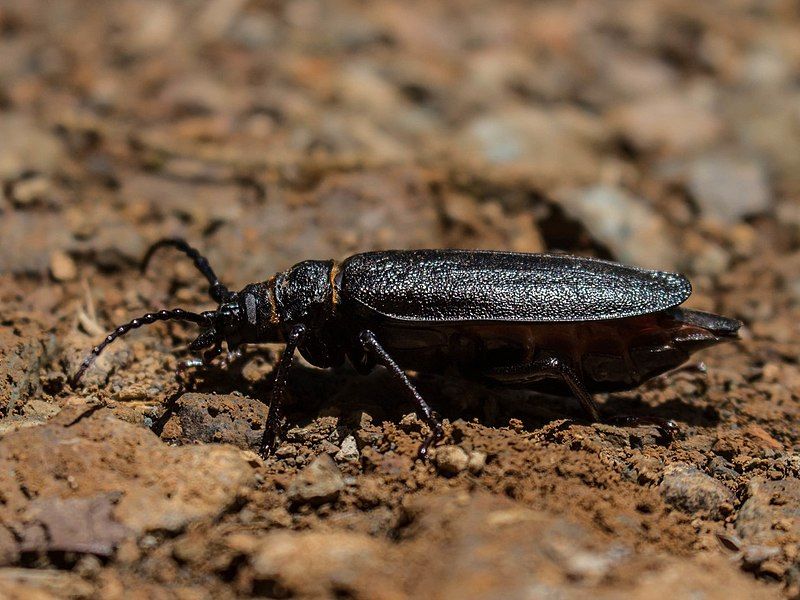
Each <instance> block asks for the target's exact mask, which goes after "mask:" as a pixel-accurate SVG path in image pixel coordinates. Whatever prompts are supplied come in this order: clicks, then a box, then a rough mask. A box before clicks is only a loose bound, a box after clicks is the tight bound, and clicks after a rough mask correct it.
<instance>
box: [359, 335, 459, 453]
mask: <svg viewBox="0 0 800 600" xmlns="http://www.w3.org/2000/svg"><path fill="white" fill-rule="evenodd" d="M358 340H359V342H361V346H362V347H363V348H364V350H366V351H367V352H368V353H369V354H371V355H372V356H374V357H375V360H376V361H377V362H378V363H379V364H381V365H382V366H383V367H385V368H386V370H387V371H389V373H391V374H392V375H393V376H394V378H395V379H396V380H397V381H398V382H400V383H401V384H402V385H403V387H404V388H405V389H406V391H407V392H408V394H409V395H410V396H411V399H412V400H413V401H414V403H415V404H416V405H417V408H419V410H420V411H421V412H422V415H423V418H424V419H425V422H426V423H427V425H428V427H429V428H430V430H431V433H430V434H429V435H428V437H427V438H426V439H425V441H424V442H422V445H421V446H420V448H419V458H423V459H424V458H425V457H426V456H427V454H428V449H429V448H430V447H431V445H433V444H434V443H436V442H438V441H439V440H440V439H442V438H443V437H444V429H443V428H442V423H441V422H440V421H439V419H437V418H436V415H435V414H434V413H433V410H432V409H431V407H430V406H429V405H428V403H427V402H425V398H423V397H422V396H421V395H420V393H419V392H418V391H417V388H415V387H414V384H413V383H411V381H410V380H409V378H408V376H407V375H406V374H405V372H404V371H403V369H401V368H400V365H398V364H397V363H396V362H395V361H394V359H393V358H392V357H391V356H390V355H389V353H388V352H386V350H385V349H384V348H383V346H381V344H380V342H379V341H378V338H377V337H375V334H374V333H372V332H371V331H370V330H368V329H365V330H364V331H362V332H361V333H360V334H359V335H358Z"/></svg>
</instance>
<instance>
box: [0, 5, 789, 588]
mask: <svg viewBox="0 0 800 600" xmlns="http://www.w3.org/2000/svg"><path fill="white" fill-rule="evenodd" d="M798 40H800V11H799V10H798V6H797V4H796V3H794V2H790V1H788V0H774V1H769V2H764V1H756V0H741V1H737V2H723V1H713V2H701V3H697V2H684V1H682V0H640V1H639V2H635V3H630V2H622V1H614V0H611V1H603V2H580V1H576V2H566V1H564V2H561V1H559V2H539V3H524V2H512V1H510V0H509V1H503V2H479V1H473V2H468V1H464V2H439V3H431V2H414V1H411V2H389V1H376V2H369V3H362V2H356V1H348V0H336V1H333V2H318V1H313V0H298V1H294V2H267V1H256V0H250V1H248V0H235V1H230V0H212V1H209V2H203V3H199V2H198V3H188V2H156V1H135V2H134V1H130V2H115V3H87V2H78V1H72V2H71V1H63V2H58V3H51V2H30V1H28V0H19V1H14V0H5V1H4V2H2V3H0V56H2V61H0V182H1V183H2V196H0V240H2V241H1V242H0V322H2V329H0V336H1V337H2V341H0V416H2V420H0V435H2V437H1V438H0V597H3V598H6V597H7V598H51V597H59V598H61V597H68V598H91V597H102V598H122V597H126V598H230V597H250V596H261V597H270V598H288V597H291V598H386V599H395V598H397V599H402V598H411V597H420V598H442V599H445V598H583V597H586V596H587V594H591V595H592V597H597V598H619V597H631V598H670V599H673V598H689V597H691V598H697V597H703V598H725V599H729V598H753V597H759V598H797V597H800V509H798V506H800V479H799V477H800V454H798V449H799V448H800V427H798V422H797V420H798V412H799V411H798V409H799V408H800V404H798V401H800V366H798V356H800V277H799V276H798V274H799V273H800V111H798V106H800V43H798ZM175 235H178V236H184V237H186V238H187V239H189V240H190V241H191V242H192V243H194V244H195V245H197V246H198V247H199V248H201V249H202V250H203V251H204V252H206V253H207V254H208V256H209V259H210V260H211V262H212V264H213V265H214V267H215V269H216V270H217V272H218V273H219V274H220V275H221V276H222V278H223V279H224V281H225V282H226V283H228V284H229V285H231V286H232V287H234V288H236V287H239V286H242V285H244V284H246V283H250V282H253V281H260V280H263V279H265V278H266V277H267V276H269V275H270V274H272V273H274V272H275V271H278V270H282V269H285V268H286V267H288V266H289V265H291V264H293V263H294V262H296V261H298V260H302V259H307V258H337V259H341V258H344V257H346V256H348V255H349V254H351V253H354V252H357V251H361V250H367V249H382V248H414V247H464V248H492V249H511V250H517V251H529V252H535V251H541V250H543V249H558V250H564V251H569V252H574V253H579V254H584V255H590V256H601V257H606V258H613V259H616V260H620V261H623V262H626V263H631V264H638V265H642V266H645V267H655V268H661V269H667V270H677V271H680V272H683V273H686V274H687V276H689V277H690V279H691V280H692V283H693V286H694V294H693V295H692V297H691V298H690V300H689V301H688V303H687V305H688V306H690V307H693V308H699V309H704V310H712V311H715V312H719V313H721V314H724V315H726V316H729V317H735V318H738V319H741V320H742V321H743V322H744V327H743V329H742V340H741V341H739V342H736V343H731V344H727V345H722V346H719V347H717V348H714V349H711V350H708V351H706V352H703V353H702V354H700V355H697V356H696V357H695V359H694V362H692V363H689V364H688V365H686V367H685V368H683V369H680V370H678V371H675V372H672V373H669V374H667V375H665V376H662V377H659V378H657V379H655V380H653V381H650V382H648V383H647V384H645V385H643V386H642V387H641V388H639V389H637V390H635V391H632V392H625V393H615V394H610V395H607V396H601V397H599V398H598V400H599V401H600V402H601V404H602V405H603V410H604V411H605V412H606V413H607V414H629V415H640V416H657V417H662V418H672V419H675V421H676V422H677V423H678V425H679V428H680V432H679V434H678V436H677V437H676V439H675V440H673V441H669V440H666V439H664V438H663V437H661V436H660V435H659V432H658V430H657V429H655V428H653V427H638V428H624V427H617V426H611V425H599V424H589V423H586V422H585V421H584V420H582V414H581V412H580V408H579V406H578V404H577V402H576V401H574V400H572V399H568V398H554V397H549V396H541V395H537V394H535V393H532V392H527V391H513V392H503V391H500V390H497V389H489V388H484V387H480V386H477V385H474V384H471V383H467V382H464V381H461V380H459V379H453V378H449V377H441V376H431V375H426V374H416V375H414V374H412V376H413V377H414V380H415V381H416V382H417V384H418V386H419V388H420V390H421V391H422V393H423V394H424V395H425V397H426V398H428V400H429V401H430V403H431V404H432V405H434V407H435V408H436V410H437V411H438V412H439V413H440V414H441V415H442V417H443V418H444V420H445V429H446V439H445V440H444V441H443V442H442V444H441V445H440V446H439V447H437V448H436V450H435V454H434V456H433V457H432V458H431V459H430V460H429V461H427V462H423V461H418V460H415V452H416V449H417V447H418V445H419V443H420V440H421V439H422V438H423V436H424V435H425V434H426V432H427V429H426V428H425V426H424V425H423V424H422V423H421V422H420V420H419V419H418V418H417V417H416V416H415V415H414V413H413V412H412V411H413V407H412V406H411V405H409V404H408V403H407V402H406V401H405V400H404V397H403V395H402V392H401V391H400V390H398V389H396V388H395V387H394V385H393V384H392V383H391V380H390V379H389V378H388V377H387V375H386V373H384V372H381V371H376V372H374V373H373V374H371V375H369V376H367V377H361V376H359V375H357V374H356V373H355V372H354V371H353V370H352V369H341V370H336V371H323V370H319V369H315V368H313V367H311V366H310V365H308V364H305V363H303V361H302V360H301V359H299V358H298V359H297V360H296V365H295V368H294V370H293V371H292V373H291V376H290V390H291V398H292V402H291V406H290V407H289V410H288V412H287V419H286V429H287V431H286V434H285V435H284V438H283V442H282V444H281V445H280V447H279V448H278V450H277V452H276V453H275V455H274V456H271V457H269V458H268V459H266V460H262V459H261V458H260V457H259V456H258V455H257V454H256V453H255V452H254V449H256V448H257V445H258V441H259V439H260V436H261V432H262V427H263V423H264V419H265V416H266V414H267V409H266V407H265V405H264V404H263V403H262V401H261V400H262V399H264V398H266V397H267V396H268V394H269V389H270V385H271V384H270V378H269V375H270V373H271V370H272V366H273V364H274V362H275V359H276V357H277V352H278V351H279V349H280V346H263V347H252V348H250V349H249V350H248V352H247V353H246V355H245V356H244V357H243V358H242V359H241V360H240V361H239V362H238V364H236V365H233V367H232V368H230V369H228V370H227V371H213V372H209V373H201V374H198V375H197V377H196V378H195V381H194V382H189V384H187V385H186V386H183V385H181V384H180V383H179V381H178V380H177V379H176V377H175V373H174V372H175V368H176V365H177V363H178V361H179V360H181V359H182V358H185V357H186V355H187V344H188V342H189V341H190V340H191V339H192V336H193V335H194V334H196V329H195V328H194V326H192V325H185V326H184V325H180V324H169V325H165V324H159V325H154V326H151V327H147V328H144V329H141V330H138V331H136V332H135V333H132V334H131V335H129V336H127V337H126V338H125V339H124V341H120V342H118V343H116V344H114V345H113V346H112V347H110V348H109V351H108V352H107V353H106V354H105V355H104V357H103V358H102V359H101V360H99V361H98V362H97V364H96V365H95V366H93V367H92V368H91V370H90V371H89V372H88V373H87V374H86V377H85V378H84V381H83V385H82V386H80V387H78V388H76V389H73V388H72V387H71V386H70V385H69V384H68V382H67V377H68V375H69V374H70V373H72V372H74V370H75V369H76V368H77V365H78V364H79V361H80V360H81V359H82V357H83V356H84V355H85V353H86V352H87V351H88V350H89V349H90V348H91V347H92V346H93V345H94V344H96V343H97V342H98V341H100V340H101V339H102V338H103V336H104V335H105V333H106V332H107V331H109V330H110V329H112V328H113V327H114V326H115V325H117V324H119V323H122V322H125V321H127V320H129V319H131V318H133V317H135V316H137V315H140V314H142V313H144V312H147V311H148V310H151V309H160V308H164V307H171V306H180V307H183V308H186V309H196V310H203V309H207V308H212V307H213V306H212V303H211V302H210V301H209V299H208V297H207V295H206V286H205V285H204V282H203V281H202V280H201V278H200V277H199V276H198V274H197V273H196V272H195V271H194V269H193V267H192V265H191V262H190V261H188V260H187V259H185V258H182V257H181V256H179V255H177V253H174V252H170V251H168V250H165V251H164V252H163V254H160V255H158V256H157V257H156V258H155V259H154V261H153V263H152V265H151V267H150V269H149V270H148V272H147V273H145V274H142V273H140V272H139V269H138V261H139V259H140V258H141V257H142V255H143V253H144V252H145V250H146V248H147V246H148V244H149V243H151V242H153V241H155V240H157V239H158V238H160V237H163V236H175ZM699 361H702V362H699Z"/></svg>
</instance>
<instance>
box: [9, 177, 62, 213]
mask: <svg viewBox="0 0 800 600" xmlns="http://www.w3.org/2000/svg"><path fill="white" fill-rule="evenodd" d="M51 191H52V184H51V183H50V179H48V178H47V177H43V176H41V175H34V176H33V177H23V178H22V179H19V180H17V181H15V182H13V183H11V184H9V186H8V195H9V197H10V200H11V201H12V202H13V203H14V204H16V205H17V206H27V205H29V204H33V203H34V202H41V201H42V200H45V199H46V198H47V197H48V196H49V195H50V193H51Z"/></svg>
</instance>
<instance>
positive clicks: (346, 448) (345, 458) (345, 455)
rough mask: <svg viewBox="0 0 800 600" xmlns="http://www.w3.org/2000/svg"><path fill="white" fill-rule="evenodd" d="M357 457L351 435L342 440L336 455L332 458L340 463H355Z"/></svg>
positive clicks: (354, 440) (356, 447)
mask: <svg viewBox="0 0 800 600" xmlns="http://www.w3.org/2000/svg"><path fill="white" fill-rule="evenodd" d="M358 457H359V453H358V444H357V443H356V438H354V437H353V436H352V435H348V436H347V437H346V438H344V439H343V440H342V444H341V446H340V447H339V451H338V452H337V453H336V455H335V456H334V458H335V459H336V460H337V461H340V462H356V461H357V460H358Z"/></svg>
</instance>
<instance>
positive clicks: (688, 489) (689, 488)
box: [659, 463, 734, 519]
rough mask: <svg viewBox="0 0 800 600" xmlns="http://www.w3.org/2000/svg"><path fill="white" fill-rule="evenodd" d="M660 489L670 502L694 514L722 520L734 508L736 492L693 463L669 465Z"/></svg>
mask: <svg viewBox="0 0 800 600" xmlns="http://www.w3.org/2000/svg"><path fill="white" fill-rule="evenodd" d="M659 488H660V490H661V495H662V496H663V497H664V501H665V502H666V503H667V504H669V505H671V506H674V507H675V508H677V509H678V510H681V511H683V512H685V513H687V514H690V515H691V514H695V513H702V514H705V515H707V516H708V517H709V518H712V519H721V518H723V517H724V516H725V515H726V514H729V513H730V512H731V511H732V510H733V502H734V495H733V492H731V491H730V490H729V489H728V488H726V487H725V486H724V485H722V484H721V483H720V482H719V481H717V480H716V479H712V478H711V477H709V476H708V475H706V474H705V473H703V472H702V471H700V470H699V469H695V468H694V467H690V466H689V465H685V464H680V463H679V464H673V465H670V466H668V467H667V468H666V469H665V470H664V477H663V479H662V480H661V485H660V486H659Z"/></svg>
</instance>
